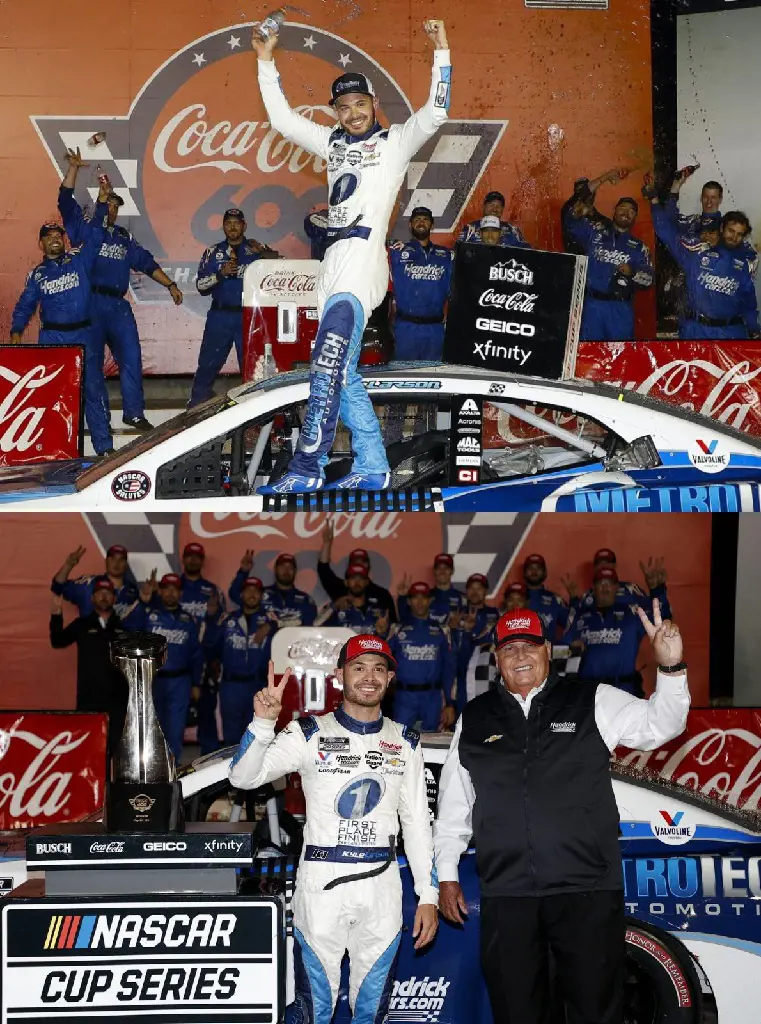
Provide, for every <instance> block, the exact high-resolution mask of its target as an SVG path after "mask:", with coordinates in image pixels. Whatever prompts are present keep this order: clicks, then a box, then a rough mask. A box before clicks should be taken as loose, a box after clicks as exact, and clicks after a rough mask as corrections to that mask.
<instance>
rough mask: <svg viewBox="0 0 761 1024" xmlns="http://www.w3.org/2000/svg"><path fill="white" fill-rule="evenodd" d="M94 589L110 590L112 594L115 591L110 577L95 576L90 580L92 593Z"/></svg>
mask: <svg viewBox="0 0 761 1024" xmlns="http://www.w3.org/2000/svg"><path fill="white" fill-rule="evenodd" d="M96 590H110V591H111V593H112V594H114V593H115V592H116V587H115V586H114V584H113V583H112V581H111V579H110V577H108V576H96V577H95V579H94V580H93V581H92V592H93V594H94V593H95V592H96Z"/></svg>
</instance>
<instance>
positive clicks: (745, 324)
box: [646, 192, 761, 341]
mask: <svg viewBox="0 0 761 1024" xmlns="http://www.w3.org/2000/svg"><path fill="white" fill-rule="evenodd" d="M646 195H647V196H648V197H649V196H650V193H649V192H647V193H646ZM650 209H651V212H652V215H653V226H654V228H655V233H656V235H657V236H658V238H660V240H661V241H662V242H663V243H664V245H665V246H667V248H668V250H669V252H670V253H671V255H672V256H673V257H674V259H675V260H676V262H677V263H678V264H679V266H680V267H681V268H682V270H683V271H684V274H685V287H686V290H687V309H686V310H685V312H684V319H683V321H682V323H681V328H680V329H681V336H682V337H683V338H685V339H687V340H690V341H700V340H709V341H710V340H713V341H717V340H721V339H728V338H753V339H758V338H761V326H760V325H759V320H758V300H757V298H756V289H755V286H754V284H753V278H752V276H751V271H750V268H749V266H748V260H747V258H746V256H745V254H744V249H743V243H744V242H745V239H746V237H747V236H748V235H749V234H750V231H751V228H750V221H749V220H748V218H747V217H746V216H745V214H744V213H741V212H740V211H739V210H735V211H733V212H731V213H725V214H724V216H723V217H722V220H721V241H720V242H719V244H718V245H709V244H707V243H705V242H700V241H695V240H694V239H687V238H682V237H681V236H680V234H679V228H678V226H677V224H676V223H675V221H674V218H673V216H672V215H670V214H669V212H668V211H667V210H666V209H665V208H664V207H663V206H662V205H661V204H660V202H659V201H658V199H657V197H655V198H652V200H651V203H650Z"/></svg>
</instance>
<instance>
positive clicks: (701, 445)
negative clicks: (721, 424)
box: [695, 440, 719, 455]
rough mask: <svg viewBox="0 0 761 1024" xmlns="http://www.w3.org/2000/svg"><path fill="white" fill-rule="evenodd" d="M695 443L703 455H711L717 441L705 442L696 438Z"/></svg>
mask: <svg viewBox="0 0 761 1024" xmlns="http://www.w3.org/2000/svg"><path fill="white" fill-rule="evenodd" d="M695 443H696V444H697V446H698V448H700V450H701V451H702V452H703V453H704V454H705V455H713V453H714V452H715V451H716V447H717V445H718V443H719V442H718V441H716V440H713V441H711V442H710V444H706V442H705V441H701V440H697V441H696V442H695Z"/></svg>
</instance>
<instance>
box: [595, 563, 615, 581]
mask: <svg viewBox="0 0 761 1024" xmlns="http://www.w3.org/2000/svg"><path fill="white" fill-rule="evenodd" d="M598 580H611V581H612V582H613V583H618V573H617V572H616V570H615V569H614V568H613V566H612V565H604V566H603V567H602V568H601V569H595V574H594V576H593V577H592V582H593V583H597V581H598Z"/></svg>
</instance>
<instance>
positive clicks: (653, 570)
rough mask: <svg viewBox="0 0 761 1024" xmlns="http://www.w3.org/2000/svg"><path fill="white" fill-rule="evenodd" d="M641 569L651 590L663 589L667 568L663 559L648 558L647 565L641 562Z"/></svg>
mask: <svg viewBox="0 0 761 1024" xmlns="http://www.w3.org/2000/svg"><path fill="white" fill-rule="evenodd" d="M639 567H640V569H641V570H642V575H643V576H644V577H645V582H646V583H647V585H648V588H649V589H650V590H654V589H655V587H661V586H663V584H664V583H665V582H666V567H665V565H664V560H663V558H648V560H647V565H645V563H644V562H640V563H639Z"/></svg>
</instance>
